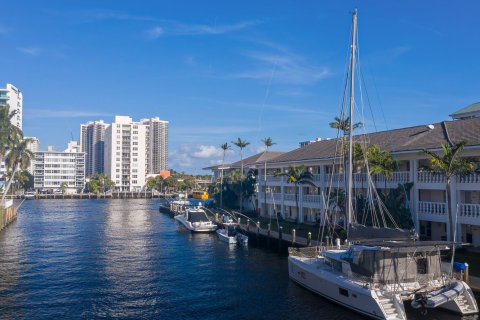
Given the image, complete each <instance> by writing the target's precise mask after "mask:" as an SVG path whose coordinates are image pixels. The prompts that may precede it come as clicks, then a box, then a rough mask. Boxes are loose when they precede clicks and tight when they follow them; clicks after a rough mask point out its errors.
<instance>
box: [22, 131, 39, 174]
mask: <svg viewBox="0 0 480 320" xmlns="http://www.w3.org/2000/svg"><path fill="white" fill-rule="evenodd" d="M25 139H30V142H28V143H27V149H28V150H30V151H31V152H32V153H33V154H35V152H38V151H40V142H39V141H38V139H37V138H35V137H25ZM34 170H35V158H34V159H31V160H30V165H29V166H28V168H27V171H28V173H30V174H31V175H32V176H33V173H34Z"/></svg>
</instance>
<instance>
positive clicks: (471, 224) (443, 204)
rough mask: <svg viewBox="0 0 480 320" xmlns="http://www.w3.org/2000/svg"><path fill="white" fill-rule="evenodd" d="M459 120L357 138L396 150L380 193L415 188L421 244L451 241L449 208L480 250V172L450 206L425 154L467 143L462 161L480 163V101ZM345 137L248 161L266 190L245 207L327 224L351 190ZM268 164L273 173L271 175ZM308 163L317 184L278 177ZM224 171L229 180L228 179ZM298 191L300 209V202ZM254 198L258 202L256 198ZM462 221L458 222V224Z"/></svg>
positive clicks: (412, 198) (359, 182) (462, 236)
mask: <svg viewBox="0 0 480 320" xmlns="http://www.w3.org/2000/svg"><path fill="white" fill-rule="evenodd" d="M451 116H452V117H453V118H454V119H456V120H453V121H442V122H440V123H434V124H426V125H420V126H415V127H409V128H401V129H395V130H389V131H382V132H375V133H369V134H365V135H356V136H355V137H354V140H355V141H357V142H360V141H363V142H366V143H367V144H369V145H378V146H379V147H380V149H381V150H386V151H389V152H390V153H391V155H392V157H393V158H394V159H395V160H397V163H398V165H397V168H396V170H395V171H394V172H393V174H392V175H391V176H385V175H383V174H374V175H373V176H372V180H373V183H374V184H375V186H376V188H377V189H380V190H385V189H387V190H392V189H396V188H398V187H399V185H400V186H401V185H404V184H405V183H412V187H411V189H410V190H409V192H408V195H409V201H408V202H407V203H406V205H407V206H408V208H409V210H410V212H411V215H412V220H413V221H414V224H415V228H416V231H417V233H418V234H419V236H420V238H421V239H425V240H447V239H448V240H450V239H452V236H451V235H450V234H449V230H450V228H449V225H448V223H449V219H448V216H447V212H448V211H447V206H450V209H451V212H452V213H453V214H454V215H455V214H456V216H457V223H456V233H457V241H462V242H468V243H472V244H473V245H474V246H476V247H480V170H479V168H480V167H478V168H477V171H476V172H474V173H472V174H469V175H467V176H463V177H455V178H453V181H452V187H453V190H454V191H453V193H452V201H451V203H448V199H447V193H446V179H445V176H443V175H442V174H435V173H432V171H431V170H430V169H431V164H430V161H429V156H428V155H427V154H426V153H425V152H424V151H423V150H424V149H428V150H430V151H434V152H438V153H441V152H442V148H441V145H442V144H447V145H448V144H454V143H458V142H460V141H465V142H466V146H465V149H464V150H463V152H462V157H466V158H470V159H472V160H474V161H476V162H477V164H478V163H479V162H480V103H477V104H473V105H470V106H468V107H466V108H463V109H461V110H459V111H457V112H455V113H454V114H452V115H451ZM337 141H338V140H337V139H329V140H328V139H327V140H319V141H315V142H310V143H308V144H303V146H302V147H300V148H298V149H295V150H293V151H290V152H285V153H280V154H277V155H275V154H274V153H270V152H269V154H265V155H263V156H261V155H262V154H259V155H256V156H252V157H249V158H246V159H244V170H245V172H247V171H248V170H249V169H251V168H255V169H258V171H259V175H258V177H257V181H258V192H257V193H256V194H255V195H254V197H253V199H246V200H245V204H244V207H245V206H247V205H248V204H249V203H252V202H253V203H254V204H255V205H254V208H255V209H257V210H258V212H259V214H261V215H262V216H266V217H269V216H271V215H274V216H275V214H278V215H279V216H281V217H282V218H284V219H286V220H290V221H296V220H297V219H298V220H299V221H300V223H309V224H319V223H320V224H323V221H324V217H323V214H322V212H324V206H325V203H329V202H328V201H327V200H326V199H327V195H328V190H329V187H330V186H333V187H334V188H335V189H343V190H344V189H345V182H344V181H345V174H344V173H343V172H342V170H343V169H342V168H340V167H341V166H342V165H341V163H342V160H340V158H339V157H338V155H336V150H338V147H339V145H338V143H337ZM265 160H266V170H265ZM300 165H303V166H305V167H306V168H307V170H309V171H310V172H311V173H312V174H313V181H314V183H315V186H309V185H299V186H297V187H296V186H295V185H294V184H292V183H287V178H286V177H283V176H278V175H276V173H278V172H285V171H286V170H288V168H289V167H290V166H300ZM223 168H224V169H223V170H225V172H227V171H231V170H234V169H240V161H238V162H235V163H232V164H228V165H224V166H223ZM206 169H212V170H213V171H214V177H217V178H218V177H219V176H220V173H221V168H220V166H216V167H210V168H206ZM225 172H224V175H225ZM367 184H368V176H367V174H366V173H365V172H363V171H354V174H353V185H352V186H353V189H354V193H355V194H356V195H365V192H366V188H367V186H368V185H367ZM296 194H298V207H297V204H296ZM250 200H253V201H250ZM328 209H329V210H328V212H329V216H330V221H333V222H334V223H336V224H340V225H342V223H343V222H344V221H345V217H344V212H342V210H339V208H338V207H336V208H332V207H331V205H329V207H328ZM454 221H455V220H454Z"/></svg>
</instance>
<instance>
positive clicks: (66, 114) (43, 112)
mask: <svg viewBox="0 0 480 320" xmlns="http://www.w3.org/2000/svg"><path fill="white" fill-rule="evenodd" d="M111 116H112V115H111V114H108V113H102V112H89V111H78V110H48V109H37V110H32V111H31V113H29V114H28V117H29V118H88V117H111Z"/></svg>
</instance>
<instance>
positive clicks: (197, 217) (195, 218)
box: [188, 211, 210, 223]
mask: <svg viewBox="0 0 480 320" xmlns="http://www.w3.org/2000/svg"><path fill="white" fill-rule="evenodd" d="M188 221H190V222H192V223H193V222H208V221H210V220H209V219H208V217H207V214H206V213H205V212H204V211H190V212H189V213H188Z"/></svg>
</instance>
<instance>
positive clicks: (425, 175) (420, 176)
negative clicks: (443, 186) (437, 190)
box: [417, 171, 446, 183]
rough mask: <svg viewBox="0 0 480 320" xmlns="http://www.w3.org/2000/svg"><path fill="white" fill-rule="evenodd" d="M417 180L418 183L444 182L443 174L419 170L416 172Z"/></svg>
mask: <svg viewBox="0 0 480 320" xmlns="http://www.w3.org/2000/svg"><path fill="white" fill-rule="evenodd" d="M417 180H418V182H419V183H445V182H446V180H445V175H443V174H438V173H433V172H423V171H419V172H418V173H417Z"/></svg>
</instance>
